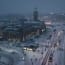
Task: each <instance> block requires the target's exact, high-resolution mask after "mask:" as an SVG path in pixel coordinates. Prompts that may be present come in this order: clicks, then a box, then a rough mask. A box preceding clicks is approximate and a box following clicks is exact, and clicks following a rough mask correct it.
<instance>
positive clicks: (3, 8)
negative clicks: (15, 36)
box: [0, 0, 65, 14]
mask: <svg viewBox="0 0 65 65" xmlns="http://www.w3.org/2000/svg"><path fill="white" fill-rule="evenodd" d="M64 6H65V0H0V14H10V13H17V14H27V13H31V12H32V11H33V10H34V8H38V10H39V12H40V13H49V12H56V13H57V12H65V7H64Z"/></svg>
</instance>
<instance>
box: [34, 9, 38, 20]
mask: <svg viewBox="0 0 65 65" xmlns="http://www.w3.org/2000/svg"><path fill="white" fill-rule="evenodd" d="M33 20H34V21H38V11H37V8H35V10H34V12H33Z"/></svg>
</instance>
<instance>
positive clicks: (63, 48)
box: [0, 22, 65, 65]
mask: <svg viewBox="0 0 65 65" xmlns="http://www.w3.org/2000/svg"><path fill="white" fill-rule="evenodd" d="M51 25H53V27H52V26H50V25H48V26H49V28H50V29H49V30H48V32H47V33H46V34H45V33H43V34H42V35H40V37H39V38H33V39H34V41H35V43H37V44H39V47H38V48H37V49H36V50H35V51H32V50H23V49H22V47H20V48H19V47H14V46H12V45H9V44H7V43H9V42H8V41H3V42H0V44H1V45H0V48H1V49H2V50H4V51H5V52H8V53H12V52H15V53H17V54H18V55H17V54H15V55H16V59H18V58H19V59H18V60H17V63H16V64H15V65H41V64H42V62H43V60H44V58H45V57H46V54H47V53H50V52H49V51H48V49H50V51H54V53H53V62H52V64H51V63H50V64H49V65H64V60H65V26H64V23H58V22H57V23H56V22H55V23H53V24H51ZM54 30H56V31H54ZM59 40H60V41H59ZM2 43H3V44H2ZM4 43H5V44H4ZM20 43H21V42H20ZM55 43H56V44H57V46H56V47H55V48H54V47H53V46H54V44H55ZM10 44H11V43H10ZM50 45H52V48H50ZM59 48H60V49H59ZM48 57H49V56H48ZM14 58H15V56H14ZM48 60H49V59H48V58H47V62H46V61H45V62H46V65H48Z"/></svg>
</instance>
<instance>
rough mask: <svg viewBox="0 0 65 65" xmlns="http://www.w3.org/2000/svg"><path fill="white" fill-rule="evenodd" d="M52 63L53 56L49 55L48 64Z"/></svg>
mask: <svg viewBox="0 0 65 65" xmlns="http://www.w3.org/2000/svg"><path fill="white" fill-rule="evenodd" d="M52 61H53V54H52V53H51V54H50V56H49V61H48V62H52Z"/></svg>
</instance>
